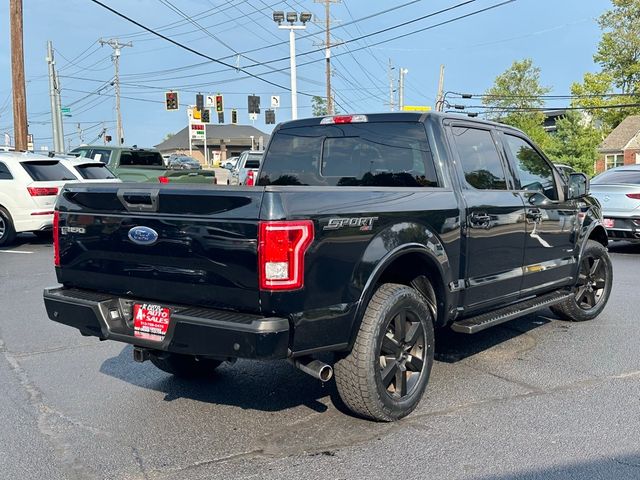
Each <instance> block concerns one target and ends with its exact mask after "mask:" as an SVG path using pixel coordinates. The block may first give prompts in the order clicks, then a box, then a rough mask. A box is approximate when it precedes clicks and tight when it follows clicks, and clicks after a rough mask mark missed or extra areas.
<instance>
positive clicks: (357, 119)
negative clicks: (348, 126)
mask: <svg viewBox="0 0 640 480" xmlns="http://www.w3.org/2000/svg"><path fill="white" fill-rule="evenodd" d="M367 121H368V119H367V116H366V115H334V116H333V117H324V118H323V119H322V120H320V125H334V124H340V123H363V122H367Z"/></svg>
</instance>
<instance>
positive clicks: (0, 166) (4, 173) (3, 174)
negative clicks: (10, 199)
mask: <svg viewBox="0 0 640 480" xmlns="http://www.w3.org/2000/svg"><path fill="white" fill-rule="evenodd" d="M11 179H13V176H12V175H11V172H10V171H9V168H8V167H7V166H6V165H5V164H4V163H2V162H0V180H11Z"/></svg>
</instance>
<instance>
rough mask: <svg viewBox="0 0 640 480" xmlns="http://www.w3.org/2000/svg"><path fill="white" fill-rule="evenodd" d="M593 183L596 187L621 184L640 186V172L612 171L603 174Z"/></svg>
mask: <svg viewBox="0 0 640 480" xmlns="http://www.w3.org/2000/svg"><path fill="white" fill-rule="evenodd" d="M591 183H593V184H594V185H598V184H602V185H615V184H620V183H626V184H632V185H640V170H612V171H608V172H604V173H601V174H600V175H598V176H597V177H595V178H594V179H593V180H592V181H591Z"/></svg>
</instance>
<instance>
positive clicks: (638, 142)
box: [596, 115, 640, 173]
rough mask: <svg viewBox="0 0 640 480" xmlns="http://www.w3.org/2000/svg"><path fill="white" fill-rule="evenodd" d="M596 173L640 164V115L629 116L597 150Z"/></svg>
mask: <svg viewBox="0 0 640 480" xmlns="http://www.w3.org/2000/svg"><path fill="white" fill-rule="evenodd" d="M598 152H599V153H600V156H599V158H598V160H596V173H602V172H604V171H605V170H608V169H610V168H614V167H620V166H622V165H633V164H636V163H639V164H640V115H631V116H629V117H627V118H625V119H624V120H623V121H622V123H621V124H620V125H618V126H617V127H616V128H615V129H614V130H613V131H612V132H611V133H610V134H609V136H608V137H607V138H605V139H604V142H602V144H601V145H600V148H599V149H598Z"/></svg>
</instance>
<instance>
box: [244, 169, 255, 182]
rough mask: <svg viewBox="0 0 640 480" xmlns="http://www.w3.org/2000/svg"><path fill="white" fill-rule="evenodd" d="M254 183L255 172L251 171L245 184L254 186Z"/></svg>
mask: <svg viewBox="0 0 640 480" xmlns="http://www.w3.org/2000/svg"><path fill="white" fill-rule="evenodd" d="M254 183H255V179H254V176H253V170H249V172H247V181H246V182H245V185H249V186H253V184H254Z"/></svg>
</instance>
